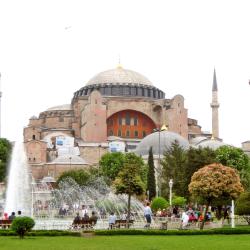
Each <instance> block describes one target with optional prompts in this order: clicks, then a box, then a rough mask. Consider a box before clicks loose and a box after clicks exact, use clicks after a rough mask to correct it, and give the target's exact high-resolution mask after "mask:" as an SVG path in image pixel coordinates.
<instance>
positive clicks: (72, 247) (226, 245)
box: [0, 235, 250, 250]
mask: <svg viewBox="0 0 250 250" xmlns="http://www.w3.org/2000/svg"><path fill="white" fill-rule="evenodd" d="M0 249H1V250H7V249H8V250H40V249H44V250H45V249H46V250H54V249H58V250H61V249H64V250H65V249H66V250H76V249H83V250H85V249H86V250H97V249H98V250H116V249H119V250H123V249H124V250H125V249H126V250H133V249H135V250H140V249H143V250H161V249H162V250H168V249H171V250H179V249H182V250H183V249H188V250H189V249H192V250H196V249H197V250H203V249H204V250H209V249H211V250H224V249H225V250H235V249H237V250H242V249H250V235H204V236H94V237H90V238H80V237H67V236H66V237H27V238H25V239H24V240H20V239H19V238H17V237H11V236H9V237H0Z"/></svg>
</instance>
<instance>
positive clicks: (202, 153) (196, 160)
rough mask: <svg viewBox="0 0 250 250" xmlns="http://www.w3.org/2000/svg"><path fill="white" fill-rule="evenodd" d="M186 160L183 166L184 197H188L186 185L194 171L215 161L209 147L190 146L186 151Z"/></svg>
mask: <svg viewBox="0 0 250 250" xmlns="http://www.w3.org/2000/svg"><path fill="white" fill-rule="evenodd" d="M186 154H187V161H186V165H185V167H184V169H185V170H184V173H185V174H184V179H183V181H184V189H185V197H188V185H189V183H190V181H191V177H192V175H193V174H194V172H196V171H198V170H199V169H200V168H202V167H204V166H206V165H209V164H211V163H214V162H216V160H215V159H216V153H215V151H214V150H212V149H210V148H201V147H199V148H194V147H190V148H189V150H188V151H187V152H186Z"/></svg>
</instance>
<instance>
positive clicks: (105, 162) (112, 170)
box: [99, 152, 125, 185]
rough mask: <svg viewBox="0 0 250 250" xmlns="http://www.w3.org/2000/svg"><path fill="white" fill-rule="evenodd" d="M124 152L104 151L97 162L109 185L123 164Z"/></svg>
mask: <svg viewBox="0 0 250 250" xmlns="http://www.w3.org/2000/svg"><path fill="white" fill-rule="evenodd" d="M124 160H125V157H124V154H123V153H121V152H113V153H106V154H104V155H103V156H102V157H101V160H100V162H99V164H100V168H101V174H102V175H103V176H104V177H105V180H106V183H107V184H108V185H110V184H111V183H112V182H113V181H114V180H115V178H116V177H117V175H118V173H119V172H120V170H121V169H122V168H123V164H124Z"/></svg>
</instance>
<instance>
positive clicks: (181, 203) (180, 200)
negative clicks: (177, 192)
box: [172, 196, 187, 207]
mask: <svg viewBox="0 0 250 250" xmlns="http://www.w3.org/2000/svg"><path fill="white" fill-rule="evenodd" d="M186 202H187V199H186V198H184V197H181V196H175V197H174V198H173V201H172V204H173V206H180V207H183V206H184V205H185V204H186Z"/></svg>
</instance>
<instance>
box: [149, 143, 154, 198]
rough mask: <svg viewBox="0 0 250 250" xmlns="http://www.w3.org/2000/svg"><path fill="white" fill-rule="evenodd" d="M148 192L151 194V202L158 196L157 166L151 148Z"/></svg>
mask: <svg viewBox="0 0 250 250" xmlns="http://www.w3.org/2000/svg"><path fill="white" fill-rule="evenodd" d="M147 190H148V194H149V200H150V201H151V200H152V199H153V198H154V197H155V196H156V186H155V166H154V157H153V149H152V147H150V149H149V153H148V178H147Z"/></svg>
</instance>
